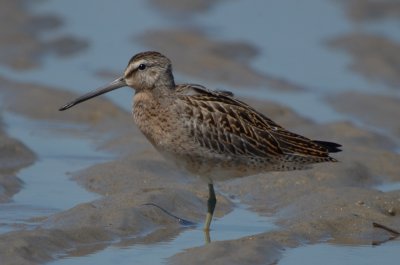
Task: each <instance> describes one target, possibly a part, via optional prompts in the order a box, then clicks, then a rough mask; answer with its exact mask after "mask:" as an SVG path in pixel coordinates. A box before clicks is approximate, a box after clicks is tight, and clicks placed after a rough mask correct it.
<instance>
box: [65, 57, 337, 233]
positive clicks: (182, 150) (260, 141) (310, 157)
mask: <svg viewBox="0 0 400 265" xmlns="http://www.w3.org/2000/svg"><path fill="white" fill-rule="evenodd" d="M124 86H129V87H131V88H133V89H134V90H135V95H134V97H133V118H134V121H135V122H136V124H137V126H138V127H139V128H140V130H141V131H142V132H143V134H144V135H145V136H146V137H147V139H148V140H149V141H150V142H151V143H152V144H153V146H154V147H155V148H156V149H157V150H158V151H159V152H161V153H162V154H163V155H164V156H165V157H166V158H167V159H171V160H172V161H173V162H174V163H175V164H177V166H178V167H180V168H183V169H185V170H187V171H189V172H190V173H192V174H194V175H197V176H200V177H202V178H204V179H205V180H206V181H207V182H208V188H209V197H208V204H207V205H208V212H207V216H206V221H205V226H204V229H205V230H206V231H208V230H209V228H210V223H211V219H212V216H213V213H214V209H215V205H216V202H217V201H216V197H215V192H214V186H213V183H214V181H219V180H225V179H231V178H236V177H243V176H248V175H252V174H256V173H262V172H268V171H286V170H298V169H304V168H307V167H309V166H310V165H311V164H313V163H320V162H335V161H336V160H335V159H334V158H332V157H330V156H329V153H332V152H339V151H340V149H339V147H340V145H339V144H336V143H331V142H324V141H314V140H310V139H308V138H306V137H304V136H301V135H298V134H295V133H292V132H289V131H287V130H286V129H284V128H283V127H281V126H279V125H278V124H276V123H275V122H273V121H272V120H270V119H269V118H267V117H265V116H264V115H263V114H261V113H259V112H257V111H256V110H254V109H253V108H252V107H250V106H249V105H247V104H246V103H243V102H242V101H240V100H238V99H236V98H234V97H233V94H232V93H230V92H222V91H213V90H209V89H207V88H205V87H203V86H200V85H195V84H181V85H176V84H175V81H174V77H173V75H172V66H171V61H170V60H169V59H168V58H167V57H165V56H164V55H162V54H160V53H158V52H152V51H150V52H143V53H138V54H136V55H135V56H133V57H132V58H131V60H130V61H129V63H128V66H127V67H126V69H125V72H124V74H123V76H122V77H120V78H118V79H116V80H115V81H113V82H111V83H110V84H109V85H108V86H106V87H103V88H99V89H97V90H95V91H93V92H90V93H88V94H85V95H83V96H81V97H79V98H77V99H75V100H74V101H71V102H70V103H68V104H66V105H65V106H63V107H62V108H60V110H66V109H68V108H70V107H72V106H74V105H76V104H78V103H81V102H83V101H86V100H88V99H91V98H93V97H96V96H98V95H101V94H104V93H107V92H109V91H112V90H114V89H117V88H120V87H124Z"/></svg>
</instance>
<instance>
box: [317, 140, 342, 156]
mask: <svg viewBox="0 0 400 265" xmlns="http://www.w3.org/2000/svg"><path fill="white" fill-rule="evenodd" d="M313 142H314V143H316V144H318V145H320V146H322V147H325V148H326V149H327V150H328V152H329V153H337V152H341V151H342V149H340V148H339V147H341V146H342V145H340V144H337V143H332V142H325V141H313Z"/></svg>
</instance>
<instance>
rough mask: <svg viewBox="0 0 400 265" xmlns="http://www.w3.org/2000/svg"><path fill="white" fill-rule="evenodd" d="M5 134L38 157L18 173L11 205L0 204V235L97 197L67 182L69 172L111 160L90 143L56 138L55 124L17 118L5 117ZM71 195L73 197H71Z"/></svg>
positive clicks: (11, 115) (62, 137)
mask: <svg viewBox="0 0 400 265" xmlns="http://www.w3.org/2000/svg"><path fill="white" fill-rule="evenodd" d="M4 122H5V124H7V130H6V131H7V133H8V134H9V135H12V136H13V137H15V138H16V139H19V140H20V141H22V142H23V143H24V144H26V145H27V146H28V147H29V148H30V149H31V150H32V151H34V152H35V153H36V154H37V156H38V161H36V162H35V163H34V164H33V165H31V166H29V167H27V168H24V169H22V170H20V172H19V173H18V177H19V178H20V179H21V180H22V181H23V182H24V185H23V188H22V189H21V191H20V192H18V193H17V194H15V195H14V196H13V198H12V201H11V202H10V203H4V204H0V213H1V214H0V225H1V226H0V231H1V232H8V231H10V230H14V227H15V226H14V223H15V222H17V223H20V224H26V225H27V226H33V224H34V222H31V221H29V219H31V218H37V217H42V216H47V215H49V214H52V213H55V212H59V211H62V210H66V209H69V208H72V207H73V206H75V205H77V204H79V203H83V202H88V201H92V200H94V199H96V198H98V197H99V196H98V195H97V194H94V193H91V192H88V191H87V190H85V189H84V188H83V187H81V186H79V185H78V184H77V183H76V182H74V181H72V180H70V179H69V176H68V172H75V171H78V170H80V169H84V168H86V167H88V166H90V165H92V164H93V163H99V162H103V161H106V160H109V159H111V156H110V155H108V154H105V153H103V152H101V151H98V150H95V149H94V147H93V146H92V145H91V144H90V141H89V139H83V138H75V137H71V136H67V135H59V134H57V132H56V131H55V130H54V129H55V128H57V125H56V124H55V123H54V122H39V121H34V120H30V119H27V118H24V117H22V116H19V115H15V114H10V113H7V114H6V115H4ZM71 195H73V196H71Z"/></svg>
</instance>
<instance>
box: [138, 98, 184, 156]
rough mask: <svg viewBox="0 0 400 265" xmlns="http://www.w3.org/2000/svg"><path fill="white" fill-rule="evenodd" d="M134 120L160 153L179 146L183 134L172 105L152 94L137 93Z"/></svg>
mask: <svg viewBox="0 0 400 265" xmlns="http://www.w3.org/2000/svg"><path fill="white" fill-rule="evenodd" d="M133 118H134V121H135V123H136V125H137V126H138V127H139V129H140V130H141V131H142V133H143V134H144V135H145V136H146V137H147V139H148V140H149V141H150V142H151V143H152V144H153V145H154V146H155V147H156V148H157V149H159V150H160V151H163V150H166V149H170V148H172V147H173V146H174V145H176V144H177V141H178V140H179V134H180V133H181V132H180V126H179V125H178V122H177V119H176V115H175V114H174V108H173V106H172V104H166V102H160V101H159V100H158V99H156V98H155V97H154V95H152V94H150V93H145V92H141V93H137V94H135V97H134V100H133Z"/></svg>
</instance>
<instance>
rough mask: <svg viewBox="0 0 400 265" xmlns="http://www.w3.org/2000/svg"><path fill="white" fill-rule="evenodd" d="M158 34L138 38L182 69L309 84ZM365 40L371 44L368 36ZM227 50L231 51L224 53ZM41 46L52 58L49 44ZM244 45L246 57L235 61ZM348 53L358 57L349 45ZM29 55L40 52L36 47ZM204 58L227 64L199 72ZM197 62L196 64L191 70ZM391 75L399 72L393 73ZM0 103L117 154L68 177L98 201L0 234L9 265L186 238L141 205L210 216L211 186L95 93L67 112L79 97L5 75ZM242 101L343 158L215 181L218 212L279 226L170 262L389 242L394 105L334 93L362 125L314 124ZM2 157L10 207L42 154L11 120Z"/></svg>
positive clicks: (187, 36)
mask: <svg viewBox="0 0 400 265" xmlns="http://www.w3.org/2000/svg"><path fill="white" fill-rule="evenodd" d="M154 2H156V1H154ZM160 8H161V7H160ZM201 8H203V7H201ZM204 8H205V7H204ZM0 10H3V9H0ZM21 10H24V9H21V8H19V9H18V10H15V11H13V12H17V13H18V14H21V13H20V12H21ZM174 12H175V11H174ZM198 12H200V11H198ZM23 21H25V20H23ZM52 21H53V20H52ZM23 23H27V22H23ZM54 23H55V22H54ZM57 23H61V22H57ZM57 23H56V24H57ZM44 24H45V25H47V23H44ZM16 25H18V24H16ZM3 28H4V27H2V28H1V30H4V29H3ZM24 28H25V27H24ZM18 32H21V31H20V30H18ZM22 32H24V31H22ZM155 33H157V34H155ZM162 33H163V32H161V31H154V32H150V33H147V34H145V35H142V36H141V37H140V38H139V39H141V40H142V41H143V42H144V43H146V44H147V45H148V46H149V48H153V49H159V48H162V47H160V46H157V45H154V46H153V47H151V44H152V43H163V44H164V46H163V47H166V49H167V50H168V51H169V55H170V57H171V58H174V62H175V63H176V66H177V67H176V68H177V71H180V72H183V73H186V74H188V75H193V76H197V77H198V78H204V79H209V80H212V81H214V82H221V83H224V84H226V85H237V86H238V87H243V86H244V84H250V85H254V86H262V85H266V86H267V87H268V88H273V89H276V88H279V89H280V88H282V89H283V90H285V87H287V86H289V87H290V89H289V91H292V89H293V90H295V91H299V90H302V89H303V88H302V86H300V85H295V84H293V85H292V84H291V83H286V82H285V81H284V80H283V81H282V82H283V84H284V85H282V86H281V85H280V84H282V83H281V82H278V83H275V81H276V80H280V78H277V77H273V78H272V77H271V76H272V75H271V76H268V75H265V74H260V73H257V71H255V70H253V69H252V68H251V67H250V61H249V59H250V58H252V56H255V55H256V54H257V51H256V50H255V49H254V48H252V47H251V45H247V44H240V43H239V44H238V43H226V42H221V43H220V42H218V41H215V40H213V39H211V38H208V37H207V35H206V34H203V33H202V32H199V31H190V32H189V31H180V30H176V31H170V32H168V31H164V33H165V35H163V34H162ZM167 33H168V34H167ZM166 35H168V38H166ZM32 36H33V37H32ZM32 36H29V37H27V38H28V39H29V40H32V39H33V42H32V45H33V46H32V47H46V45H44V44H41V43H39V44H35V43H36V42H38V41H37V40H35V36H36V35H35V34H33V35H32ZM74 39H75V38H74ZM193 39H195V42H196V43H197V44H198V45H199V46H198V47H197V48H196V49H198V50H199V51H200V53H198V54H197V56H195V55H193V56H190V57H187V56H188V55H189V54H187V53H183V54H182V53H179V52H178V51H179V47H180V46H179V45H181V46H185V45H187V44H188V42H190V41H191V40H193ZM64 41H65V42H62V43H63V45H64V44H65V45H66V46H68V47H70V48H71V50H74V48H73V47H76V46H75V44H74V43H72V44H71V42H69V41H68V40H66V39H64ZM365 41H366V42H367V43H371V41H370V40H368V39H366V40H365ZM83 42H84V41H83ZM56 46H58V45H56ZM30 47H31V46H30ZM222 47H230V49H227V50H223V52H222V51H221V48H222ZM70 48H66V50H70ZM5 49H10V48H9V47H8V48H5ZM25 49H27V48H25V47H22V48H18V50H21V51H25ZM32 49H34V50H36V49H39V50H40V49H41V48H32ZM44 49H45V52H46V53H47V52H49V48H48V47H47V48H44ZM50 50H51V49H50ZM238 50H241V51H243V54H239V55H240V56H239V57H235V56H231V55H232V53H234V54H236V52H237V51H238ZM76 52H77V51H76ZM349 52H352V53H354V54H355V52H354V50H352V49H350V50H349ZM27 53H29V54H35V52H32V50H29V52H27ZM39 53H40V51H39ZM20 56H21V57H23V58H24V60H27V61H24V62H21V60H20V59H18V58H20V57H19V56H16V57H14V59H15V61H9V60H8V59H7V60H4V59H2V60H1V61H2V63H3V64H7V65H9V66H11V67H17V68H20V67H22V68H26V67H28V68H30V67H35V65H36V64H38V65H40V60H39V62H38V61H37V60H35V59H33V60H32V62H31V59H30V58H31V57H30V56H26V55H25V53H24V52H22V53H21V55H20ZM357 56H363V54H358V55H357ZM199 58H205V61H204V62H201V61H199ZM209 60H213V62H214V63H213V64H214V65H216V66H220V67H216V69H213V71H211V72H202V69H204V68H205V65H207V63H209ZM193 61H195V62H197V64H195V65H196V67H194V65H193ZM21 65H22V66H21ZM185 71H186V72H185ZM224 71H226V72H224ZM391 71H395V73H396V74H397V76H400V70H399V69H398V68H395V67H394V68H393V69H391ZM373 72H374V73H377V72H376V71H373ZM228 73H233V74H232V75H230V76H231V78H225V77H226V76H227V75H228ZM377 74H379V73H377ZM238 76H240V77H241V78H240V80H239V79H237V77H238ZM235 78H236V79H235ZM380 78H381V79H382V80H387V81H388V82H389V83H390V84H392V83H393V82H397V81H396V80H394V79H391V77H390V76H388V75H380ZM271 80H272V81H271ZM393 80H394V81H393ZM274 84H275V85H276V87H274ZM287 84H289V85H287ZM0 96H1V99H2V105H1V106H2V111H5V112H10V113H18V114H19V115H22V116H24V117H27V118H29V119H32V120H38V121H49V122H56V123H63V126H62V127H57V129H56V130H55V132H54V133H58V134H59V135H61V136H62V135H85V136H88V135H89V136H90V137H91V138H93V139H96V140H95V141H94V142H95V144H96V146H97V148H98V149H99V150H102V151H106V152H109V153H111V154H113V155H114V156H115V159H112V160H111V161H108V162H104V163H98V164H94V165H93V166H91V167H89V168H87V169H84V170H81V171H78V172H71V177H72V179H73V180H75V181H76V182H78V183H79V184H80V185H82V186H83V187H85V188H86V189H87V190H89V191H92V192H95V193H98V194H100V195H101V196H102V197H101V198H100V199H98V200H95V201H91V202H87V203H82V204H79V205H76V206H75V207H73V208H71V209H68V210H66V211H61V212H59V213H56V214H52V215H49V216H45V217H41V218H39V219H38V220H37V226H36V227H35V228H34V229H22V230H18V229H16V230H15V231H12V232H8V233H4V234H1V235H0V260H1V261H2V263H4V264H42V263H44V262H47V261H51V260H54V259H57V258H59V257H60V256H68V257H76V256H82V255H88V254H91V253H95V252H97V251H99V250H102V249H105V248H106V247H108V246H110V245H124V246H132V245H135V244H139V243H140V244H146V245H149V246H151V244H154V243H157V242H161V241H168V240H169V239H171V238H174V237H176V236H177V235H179V233H181V232H182V229H183V228H182V227H181V226H180V225H179V223H178V222H177V221H176V219H174V218H171V217H170V216H168V215H166V214H165V213H163V212H162V211H160V210H158V209H157V208H154V207H151V206H144V205H143V204H145V203H149V202H151V203H156V204H158V205H160V206H162V207H164V208H165V209H167V210H168V211H170V212H172V213H174V214H175V215H177V216H182V217H184V218H185V219H188V220H191V221H195V222H198V223H200V222H202V221H203V218H204V213H205V212H206V199H207V195H208V191H207V185H206V184H205V183H203V182H202V181H201V180H199V179H196V178H192V177H190V176H187V175H186V174H185V173H184V172H179V171H178V170H176V169H175V168H174V167H173V166H171V165H169V164H167V163H166V162H165V160H164V159H163V158H162V157H161V156H160V155H159V154H158V153H157V152H156V151H155V149H154V148H153V147H152V146H151V145H150V144H149V143H148V142H147V141H146V139H145V138H144V136H143V135H142V134H141V133H140V132H139V131H138V129H137V128H136V127H135V125H134V124H133V122H132V118H131V116H130V113H129V112H127V111H125V110H123V109H121V108H120V107H119V106H117V105H115V104H114V103H112V102H110V101H109V100H106V99H104V98H98V99H96V100H92V101H89V102H87V103H85V104H82V105H79V107H76V108H74V109H71V110H70V111H67V112H62V113H60V112H58V111H57V109H58V107H59V106H61V105H62V104H63V103H65V102H66V101H68V100H69V99H72V98H74V97H76V96H77V95H76V94H73V93H71V92H66V91H63V90H61V89H60V88H54V87H49V86H44V85H41V84H32V83H23V82H19V81H16V80H12V79H9V78H7V77H4V76H2V77H0ZM240 99H241V100H244V101H246V102H248V103H249V104H250V105H252V106H254V108H255V109H257V110H259V111H260V112H262V113H264V114H265V115H266V116H268V117H270V118H271V119H273V120H275V121H277V122H278V123H279V124H281V125H283V126H285V127H287V128H289V129H290V130H292V131H294V132H297V133H301V134H304V135H306V136H308V137H310V138H312V139H318V140H330V141H335V142H338V143H341V144H342V145H343V149H344V152H342V153H338V154H335V155H334V156H335V157H336V158H337V159H338V160H339V162H338V163H332V164H321V165H316V166H315V167H314V168H313V169H311V170H306V171H296V172H281V173H275V172H274V173H269V174H260V175H257V176H251V177H246V178H242V179H236V180H232V181H226V182H221V183H217V185H216V188H217V200H218V205H217V209H216V217H221V216H223V215H225V214H227V213H229V212H230V211H232V210H233V209H234V207H235V206H234V204H233V203H232V200H231V199H232V198H235V199H239V200H240V201H241V202H242V203H244V204H246V205H248V206H249V207H250V208H251V210H252V211H254V212H256V213H258V214H260V215H263V216H273V217H274V220H275V222H276V224H277V225H278V229H276V230H274V231H269V232H266V233H261V234H257V235H253V236H247V237H244V238H240V239H236V240H226V241H215V242H211V243H209V244H205V245H204V246H199V247H195V248H190V249H187V250H185V251H183V252H180V253H178V254H175V255H174V256H172V257H171V258H170V259H169V260H168V262H169V263H171V264H205V263H211V264H276V263H277V262H278V261H279V259H280V258H281V257H282V255H283V254H284V252H285V250H287V249H288V248H292V247H296V246H300V245H304V244H315V243H319V242H330V243H335V244H349V245H360V244H372V243H373V242H385V241H386V240H389V239H390V238H391V236H392V235H391V234H390V233H389V232H388V231H386V230H384V229H379V228H374V227H373V223H374V222H375V223H380V224H383V225H385V226H388V227H391V228H393V229H397V230H399V228H400V218H399V213H400V202H399V198H400V191H399V190H394V191H386V192H385V191H381V190H379V189H378V188H377V187H378V186H379V185H381V184H384V183H398V182H400V174H399V173H398V172H400V165H399V163H398V161H399V159H400V154H399V152H398V151H397V152H396V148H398V144H399V143H398V137H399V128H398V122H397V119H396V117H395V116H396V115H392V114H393V113H398V106H399V104H398V103H399V102H398V101H399V100H398V99H395V98H391V97H385V96H375V95H369V94H366V93H362V92H360V93H354V92H351V93H350V92H349V93H343V94H338V95H332V96H329V97H327V98H326V102H327V104H331V105H332V107H333V108H335V109H337V111H339V112H341V113H344V114H345V115H348V116H349V117H352V118H354V119H357V121H361V122H357V123H354V122H350V121H339V122H335V123H326V124H316V123H314V122H312V121H310V120H308V119H306V118H304V117H301V116H299V115H298V114H296V113H295V112H293V111H292V110H291V109H290V108H289V107H287V106H282V105H279V104H276V103H273V102H268V101H260V100H255V99H252V98H240ZM127 104H129V103H128V102H127ZM376 106H379V107H376ZM366 109H367V110H368V112H366V111H365V110H366ZM75 125H80V126H75ZM366 125H368V126H366ZM374 128H375V129H374ZM376 128H380V130H376ZM0 150H1V155H0V191H1V193H0V202H5V201H10V200H12V196H13V195H14V194H15V193H16V192H18V191H19V190H20V189H21V187H22V183H21V180H20V179H18V170H19V169H21V168H24V167H26V166H28V165H30V164H32V163H34V161H35V159H36V157H35V154H34V153H33V152H32V151H30V150H29V149H28V148H27V147H26V146H24V145H23V144H22V143H21V142H19V141H18V140H15V139H13V138H12V135H7V134H6V132H5V130H4V125H2V126H1V127H0ZM227 196H229V197H227ZM211 237H212V233H211Z"/></svg>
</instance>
